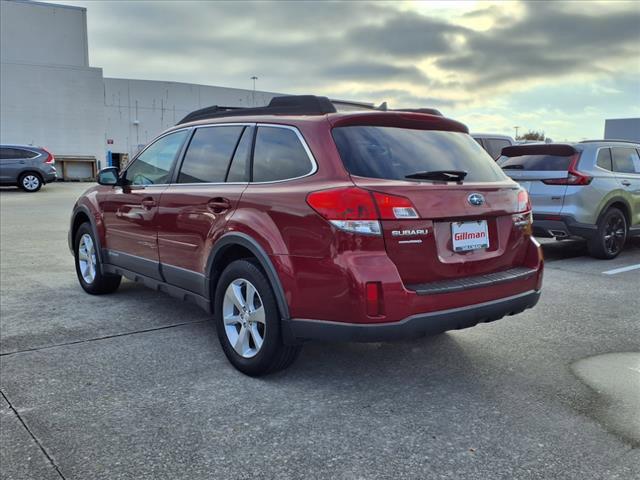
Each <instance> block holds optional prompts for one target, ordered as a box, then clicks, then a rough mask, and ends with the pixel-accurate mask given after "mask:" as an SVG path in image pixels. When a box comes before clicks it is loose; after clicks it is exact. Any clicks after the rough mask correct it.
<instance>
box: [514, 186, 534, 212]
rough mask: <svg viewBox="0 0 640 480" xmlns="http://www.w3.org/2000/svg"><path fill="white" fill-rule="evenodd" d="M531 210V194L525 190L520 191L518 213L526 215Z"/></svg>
mask: <svg viewBox="0 0 640 480" xmlns="http://www.w3.org/2000/svg"><path fill="white" fill-rule="evenodd" d="M530 210H531V200H530V199H529V194H528V193H527V191H526V190H525V189H524V188H521V189H520V190H518V205H517V207H516V212H517V213H524V212H528V211H530Z"/></svg>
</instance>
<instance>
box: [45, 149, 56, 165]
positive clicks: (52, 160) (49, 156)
mask: <svg viewBox="0 0 640 480" xmlns="http://www.w3.org/2000/svg"><path fill="white" fill-rule="evenodd" d="M42 150H44V151H45V153H46V154H47V158H45V159H44V163H46V164H47V165H53V164H54V163H56V159H55V157H54V156H53V154H52V153H51V152H50V151H49V150H47V149H46V148H43V149H42Z"/></svg>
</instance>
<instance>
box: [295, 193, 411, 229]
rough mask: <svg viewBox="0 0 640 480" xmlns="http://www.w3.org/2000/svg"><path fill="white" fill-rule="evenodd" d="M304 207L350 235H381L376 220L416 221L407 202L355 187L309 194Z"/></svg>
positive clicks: (394, 196) (396, 197)
mask: <svg viewBox="0 0 640 480" xmlns="http://www.w3.org/2000/svg"><path fill="white" fill-rule="evenodd" d="M307 203H308V204H309V206H310V207H311V208H313V209H314V210H315V211H316V212H318V213H319V214H320V215H322V216H323V217H324V218H326V219H327V220H329V222H330V223H331V224H332V225H333V226H335V227H336V228H339V229H340V230H345V231H348V232H353V233H363V234H368V235H380V234H381V233H382V227H381V226H380V221H379V220H396V219H410V218H418V214H417V212H416V210H415V208H414V207H413V204H412V203H411V201H410V200H409V199H408V198H405V197H400V196H396V195H388V194H384V193H379V192H369V191H367V190H363V189H361V188H357V187H347V188H335V189H331V190H320V191H318V192H311V193H310V194H309V195H307ZM376 207H377V208H376Z"/></svg>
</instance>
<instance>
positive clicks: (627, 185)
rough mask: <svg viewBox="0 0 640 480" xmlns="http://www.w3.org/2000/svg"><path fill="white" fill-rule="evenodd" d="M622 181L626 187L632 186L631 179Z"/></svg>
mask: <svg viewBox="0 0 640 480" xmlns="http://www.w3.org/2000/svg"><path fill="white" fill-rule="evenodd" d="M620 183H621V184H623V185H624V186H625V187H630V186H631V182H630V181H629V180H622V181H621V182H620Z"/></svg>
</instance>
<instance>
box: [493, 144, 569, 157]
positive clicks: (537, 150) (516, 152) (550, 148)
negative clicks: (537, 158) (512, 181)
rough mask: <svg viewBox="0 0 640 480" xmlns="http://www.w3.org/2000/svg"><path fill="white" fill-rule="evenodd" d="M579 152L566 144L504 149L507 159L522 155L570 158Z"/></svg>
mask: <svg viewBox="0 0 640 480" xmlns="http://www.w3.org/2000/svg"><path fill="white" fill-rule="evenodd" d="M576 153H578V151H577V150H576V149H575V148H574V147H573V146H571V145H567V144H564V143H534V144H530V145H527V144H524V145H511V146H510V147H504V148H503V149H502V155H504V156H505V157H519V156H521V155H556V156H558V157H569V156H571V155H575V154H576Z"/></svg>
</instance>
